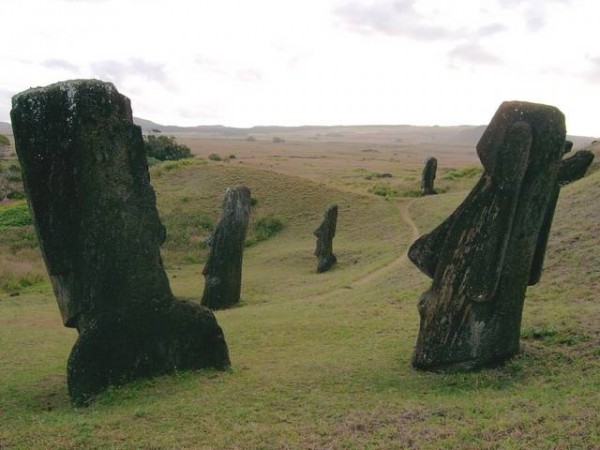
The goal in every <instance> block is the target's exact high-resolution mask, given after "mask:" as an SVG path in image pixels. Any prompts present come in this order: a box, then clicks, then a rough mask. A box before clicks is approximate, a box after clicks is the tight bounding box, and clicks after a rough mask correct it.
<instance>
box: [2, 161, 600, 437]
mask: <svg viewBox="0 0 600 450" xmlns="http://www.w3.org/2000/svg"><path fill="white" fill-rule="evenodd" d="M167 167H168V166H167V165H165V166H162V168H161V167H158V168H155V169H153V171H152V180H153V184H154V185H155V187H156V191H157V197H158V203H159V208H160V212H161V216H162V217H163V219H164V221H165V222H166V224H167V227H168V228H169V229H170V233H172V234H173V233H175V234H177V233H178V232H179V233H183V231H181V230H184V231H185V230H189V228H187V227H188V221H189V220H191V219H193V217H194V216H196V215H198V214H199V213H200V212H202V211H204V212H205V213H206V214H207V215H208V216H209V218H210V220H215V218H216V216H218V212H219V204H220V199H221V196H222V191H223V190H224V188H225V187H226V186H228V185H230V184H237V183H244V184H247V185H248V186H250V188H251V189H252V191H253V196H255V198H256V199H257V200H258V204H257V205H256V207H255V209H254V211H253V214H255V216H257V217H258V216H260V215H262V214H274V215H277V216H278V217H280V218H281V219H282V220H283V222H284V224H285V225H286V227H285V228H284V231H283V232H282V233H281V234H280V235H277V236H276V237H274V238H272V239H270V240H268V241H266V242H264V243H261V244H258V245H256V246H254V247H250V248H249V249H247V252H246V255H245V259H244V286H243V297H244V304H243V305H242V306H241V307H239V308H234V309H231V310H227V311H221V312H218V313H217V318H218V320H219V323H220V324H221V325H222V327H223V329H224V332H225V336H226V339H227V342H228V344H229V347H230V351H231V359H232V362H233V367H232V370H231V371H229V372H225V373H214V372H211V371H204V372H200V373H179V374H175V375H172V376H166V377H161V378H157V379H153V380H149V381H140V382H138V383H132V384H129V385H127V386H124V387H121V388H114V389H111V390H110V391H109V392H107V393H106V394H104V395H103V396H101V397H100V398H99V399H98V401H97V402H96V403H95V404H94V405H93V406H92V407H90V408H87V409H84V410H78V409H74V408H72V407H71V406H70V405H69V404H68V400H67V393H66V384H65V363H66V356H67V354H68V352H69V350H70V348H71V345H72V343H73V340H74V338H75V333H74V332H73V331H72V330H67V329H64V328H63V327H62V326H61V324H60V318H59V315H58V312H57V308H56V302H55V300H54V297H53V295H52V293H51V292H50V291H49V290H48V289H46V290H43V289H42V290H39V289H38V290H32V291H29V292H27V291H26V292H24V293H22V294H21V295H20V296H18V297H7V296H4V295H3V296H1V297H0V355H1V358H0V380H2V382H1V383H0V410H1V411H2V423H1V425H0V447H6V448H11V449H12V448H15V449H19V448H190V449H192V448H206V449H236V448H247V449H254V448H265V449H281V448H314V449H325V448H328V449H347V448H357V449H359V448H378V449H398V448H419V449H440V448H447V449H451V448H465V449H485V448H488V449H495V448H509V449H547V448H598V447H599V446H600V440H599V439H600V437H599V436H598V433H597V430H598V429H600V418H599V416H598V414H597V412H598V410H597V405H598V391H599V388H600V386H599V384H598V380H600V363H599V356H600V354H599V353H598V343H599V336H598V323H600V321H599V320H598V318H599V312H600V306H599V305H598V300H597V292H598V289H599V288H600V286H599V285H598V283H599V270H600V264H598V262H599V261H598V251H597V250H598V245H599V244H600V242H599V241H598V239H599V236H600V235H599V233H598V231H600V230H599V229H598V223H599V221H598V219H599V217H598V214H599V212H600V204H599V202H600V198H599V197H600V196H598V192H599V189H600V172H595V173H593V174H592V175H590V176H589V177H587V178H585V179H583V180H581V181H579V182H577V183H574V184H572V185H569V186H567V187H565V188H564V189H563V192H562V194H561V199H560V202H559V205H558V209H557V213H556V219H555V223H554V229H553V231H552V235H551V239H550V243H549V246H548V254H547V262H546V270H545V273H544V275H543V277H542V281H541V283H540V285H539V286H536V287H532V288H530V289H529V291H528V298H527V300H526V307H525V313H524V318H523V351H522V352H521V354H520V355H519V356H518V357H516V358H514V359H513V360H511V361H509V362H508V363H507V364H506V365H505V366H503V367H500V368H497V369H493V370H483V371H481V372H478V373H471V374H452V375H440V374H433V373H423V372H417V371H415V370H413V369H412V368H411V367H410V357H411V352H412V348H413V345H414V341H415V338H416V334H417V330H418V323H419V319H418V314H417V310H416V302H417V300H418V298H419V296H420V294H421V293H422V292H423V290H424V289H426V288H427V286H428V285H429V283H430V281H429V280H428V279H426V277H425V276H424V275H422V274H420V273H419V271H418V270H417V269H416V268H414V267H413V266H412V265H410V264H408V263H407V262H406V261H405V260H400V261H398V262H396V258H398V256H399V255H402V254H403V253H404V251H405V250H406V246H407V244H408V243H409V242H410V239H409V238H410V237H411V234H412V233H413V232H414V230H412V231H411V230H410V227H409V224H408V221H407V217H406V211H407V210H408V211H409V212H410V214H411V215H412V217H413V218H414V219H415V223H416V225H417V226H418V227H419V228H420V229H421V231H426V230H428V229H431V228H432V227H434V226H435V225H436V224H437V223H439V221H440V220H442V219H443V218H444V217H445V216H446V214H447V213H448V212H450V211H451V210H452V209H453V208H454V207H455V206H456V204H457V203H458V202H460V201H461V199H462V197H463V196H464V195H465V192H462V193H453V194H443V195H438V196H434V197H428V198H422V199H414V200H410V201H408V200H388V201H385V200H383V199H381V198H377V197H375V196H361V195H357V194H349V193H345V192H343V191H339V190H336V189H332V188H326V187H324V186H322V185H319V184H315V183H311V182H309V181H306V180H304V179H299V178H295V177H287V176H284V175H281V174H276V173H272V172H269V171H264V170H258V169H249V168H247V167H243V165H241V167H240V166H235V165H226V164H222V163H219V164H212V163H208V164H202V163H192V164H189V165H184V164H175V165H174V166H173V167H172V168H171V169H167ZM332 201H336V202H339V203H340V205H341V207H342V211H340V226H339V229H338V236H337V237H336V240H335V241H334V250H335V251H336V252H337V253H338V257H339V258H340V264H339V266H338V267H337V268H336V269H335V270H333V271H332V272H330V273H327V274H323V276H321V275H316V274H314V273H313V270H314V260H313V259H312V256H311V254H312V250H313V248H314V238H313V237H312V235H311V232H312V230H313V229H314V228H315V227H316V225H317V224H318V222H319V220H320V217H321V214H322V208H323V207H324V205H326V204H327V203H329V202H332ZM401 214H402V215H401ZM403 217H404V219H403ZM408 218H410V217H408ZM178 220H180V222H177V221H178ZM191 228H193V226H192V227H191ZM184 234H185V233H184ZM172 237H174V236H173V235H172ZM192 237H193V236H192ZM170 239H171V238H170ZM194 239H196V238H194ZM194 239H188V240H187V241H186V240H185V239H183V241H182V242H183V243H177V242H167V244H166V246H167V251H166V254H165V259H166V263H167V265H168V268H169V274H170V278H171V280H172V284H173V288H174V290H175V291H176V292H177V293H178V294H179V295H181V296H184V297H189V298H194V297H195V298H197V297H198V296H199V295H200V290H201V284H202V280H201V275H200V273H199V270H200V268H201V266H200V264H199V263H198V262H194V263H191V264H188V263H186V260H185V258H186V255H190V254H191V256H192V257H193V256H194V254H195V253H196V249H197V247H194V242H195V241H194ZM355 260H356V263H354V261H355ZM388 265H390V267H392V270H389V271H380V269H381V267H386V266H388ZM368 273H371V274H374V275H373V276H371V277H366V278H365V274H368ZM360 280H363V281H364V280H366V281H364V282H360Z"/></svg>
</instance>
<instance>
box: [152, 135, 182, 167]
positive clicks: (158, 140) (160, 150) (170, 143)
mask: <svg viewBox="0 0 600 450" xmlns="http://www.w3.org/2000/svg"><path fill="white" fill-rule="evenodd" d="M144 146H145V148H146V155H147V157H148V158H151V159H150V161H149V165H152V164H151V162H153V161H154V160H159V161H176V160H178V159H183V158H190V157H191V156H192V152H191V150H190V148H189V147H188V146H187V145H183V144H178V143H177V142H176V140H175V138H174V137H173V136H165V135H160V136H155V135H153V134H149V135H148V136H146V140H145V141H144Z"/></svg>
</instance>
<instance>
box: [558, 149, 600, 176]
mask: <svg viewBox="0 0 600 450" xmlns="http://www.w3.org/2000/svg"><path fill="white" fill-rule="evenodd" d="M572 148H573V142H571V141H565V153H568V152H570V151H571V149H572ZM593 161H594V153H592V152H591V151H589V150H579V151H578V152H577V153H575V154H574V155H573V156H571V157H570V158H567V159H563V160H562V161H561V164H560V169H559V170H558V184H560V185H561V186H564V185H566V184H569V183H572V182H573V181H577V180H579V179H580V178H583V176H584V175H585V172H586V171H587V170H588V167H590V165H591V164H592V162H593Z"/></svg>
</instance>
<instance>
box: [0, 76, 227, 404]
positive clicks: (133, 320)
mask: <svg viewBox="0 0 600 450" xmlns="http://www.w3.org/2000/svg"><path fill="white" fill-rule="evenodd" d="M11 118H12V125H13V131H14V136H15V144H16V145H15V147H16V150H17V154H18V157H19V160H20V162H21V166H22V169H23V181H24V185H25V190H26V193H27V199H28V202H29V205H30V209H31V212H32V215H33V219H34V224H35V229H36V233H37V236H38V240H39V242H40V248H41V251H42V254H43V257H44V261H45V263H46V268H47V270H48V273H49V275H50V279H51V281H52V285H53V287H54V293H55V295H56V298H57V301H58V306H59V309H60V313H61V316H62V319H63V323H64V325H65V326H67V327H72V328H76V329H77V330H78V332H79V337H78V339H77V342H76V343H75V346H74V347H73V350H72V351H71V355H70V357H69V361H68V366H67V381H68V385H69V394H70V396H71V398H72V400H73V402H74V403H77V404H85V403H88V402H89V401H90V400H91V399H92V398H93V396H94V395H96V394H98V393H99V392H101V391H102V390H103V389H105V388H106V387H107V386H109V385H110V384H115V383H121V382H125V381H128V380H132V379H135V378H139V377H147V376H151V375H157V374H163V373H166V372H169V371H172V370H174V369H199V368H202V367H215V368H225V367H227V366H228V365H229V356H228V351H227V345H226V343H225V339H224V336H223V332H222V330H221V328H220V327H219V325H218V324H217V322H216V320H215V318H214V316H213V315H212V313H211V312H210V310H208V309H206V308H203V307H201V306H199V305H194V304H192V303H188V302H183V301H179V300H176V299H175V298H174V296H173V294H172V292H171V289H170V287H169V282H168V279H167V276H166V273H165V271H164V268H163V265H162V261H161V256H160V248H159V246H160V245H161V244H162V243H163V241H164V240H165V229H164V227H163V225H162V223H161V222H160V219H159V216H158V211H157V209H156V199H155V195H154V191H153V189H152V187H151V185H150V180H149V175H148V167H147V163H146V154H145V150H144V143H143V139H142V133H141V129H140V128H139V127H138V126H136V125H134V123H133V119H132V112H131V105H130V101H129V99H128V98H127V97H125V96H123V95H121V94H119V93H118V92H117V89H116V88H115V87H114V86H113V85H112V84H111V83H104V82H101V81H98V80H73V81H66V82H61V83H56V84H53V85H50V86H47V87H42V88H35V89H30V90H27V91H25V92H22V93H20V94H17V95H15V96H14V97H13V108H12V111H11Z"/></svg>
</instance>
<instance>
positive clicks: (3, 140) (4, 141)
mask: <svg viewBox="0 0 600 450" xmlns="http://www.w3.org/2000/svg"><path fill="white" fill-rule="evenodd" d="M1 146H5V147H10V139H8V138H7V137H6V136H4V135H3V134H0V147H1Z"/></svg>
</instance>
